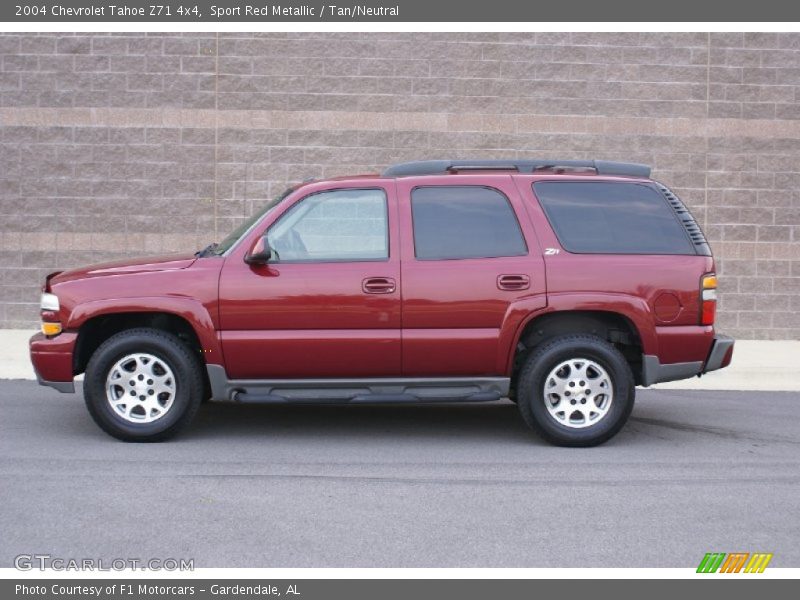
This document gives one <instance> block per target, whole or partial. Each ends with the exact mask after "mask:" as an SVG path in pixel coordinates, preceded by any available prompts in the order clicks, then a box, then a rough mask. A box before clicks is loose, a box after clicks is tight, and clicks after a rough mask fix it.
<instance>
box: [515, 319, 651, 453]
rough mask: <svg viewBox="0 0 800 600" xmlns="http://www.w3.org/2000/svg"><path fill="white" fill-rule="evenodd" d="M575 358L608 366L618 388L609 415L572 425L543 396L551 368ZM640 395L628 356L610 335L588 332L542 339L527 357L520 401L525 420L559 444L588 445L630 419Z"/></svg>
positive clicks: (605, 437) (613, 432)
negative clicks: (555, 413)
mask: <svg viewBox="0 0 800 600" xmlns="http://www.w3.org/2000/svg"><path fill="white" fill-rule="evenodd" d="M574 359H589V360H591V361H594V362H595V363H597V364H598V365H600V366H601V367H602V368H603V369H605V371H606V373H607V374H608V378H609V380H610V383H611V388H612V391H613V395H612V400H611V403H610V405H608V412H606V413H605V416H603V417H602V418H600V419H599V420H598V421H597V423H594V424H591V425H588V426H586V427H583V428H574V427H569V426H567V425H565V424H564V423H563V420H562V421H559V420H558V419H557V418H556V416H553V415H551V414H550V412H549V411H548V409H547V406H546V403H545V397H544V386H545V382H546V380H547V378H548V375H550V373H551V371H553V370H554V369H555V368H556V367H557V366H559V365H560V364H561V363H562V362H564V361H569V360H574ZM581 383H582V382H581ZM573 393H574V392H573ZM587 393H589V392H587ZM635 395H636V388H635V384H634V380H633V374H632V373H631V368H630V366H629V365H628V362H627V361H626V360H625V357H624V356H622V354H621V353H620V352H619V350H617V349H616V348H615V347H614V346H613V345H611V344H609V343H608V342H606V341H605V340H603V339H601V338H599V337H597V336H594V335H588V334H575V335H565V336H561V337H557V338H553V339H551V340H548V341H546V342H543V343H542V344H541V345H540V346H538V347H537V348H535V349H534V350H533V352H531V354H530V356H528V358H527V359H526V360H525V365H524V366H523V368H522V370H521V371H520V374H519V380H518V381H517V406H518V408H519V411H520V414H521V415H522V418H523V420H524V421H525V423H526V424H527V425H528V427H530V428H531V429H533V430H534V431H536V432H537V433H538V434H539V435H540V436H541V437H543V438H544V439H545V440H547V441H549V442H551V443H552V444H555V445H557V446H570V447H587V446H596V445H598V444H602V443H603V442H606V441H608V440H609V439H611V438H612V437H614V436H615V435H616V434H617V433H618V432H619V431H620V429H622V427H623V426H624V425H625V423H626V422H627V420H628V417H629V416H630V414H631V411H632V410H633V403H634V399H635ZM600 403H601V404H602V402H601V401H600ZM558 406H561V405H560V404H558ZM573 414H574V413H573ZM579 414H580V413H579ZM569 418H570V417H567V419H569ZM573 418H574V417H573ZM592 418H594V417H592ZM575 420H578V419H575ZM586 420H587V421H588V417H586ZM573 422H574V421H573Z"/></svg>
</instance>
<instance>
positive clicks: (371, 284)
mask: <svg viewBox="0 0 800 600" xmlns="http://www.w3.org/2000/svg"><path fill="white" fill-rule="evenodd" d="M396 289H397V283H395V281H394V279H392V278H391V277H367V278H366V279H365V280H364V281H362V282H361V290H362V291H363V292H364V293H365V294H393V293H394V291H395V290H396Z"/></svg>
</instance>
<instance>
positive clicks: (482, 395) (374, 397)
mask: <svg viewBox="0 0 800 600" xmlns="http://www.w3.org/2000/svg"><path fill="white" fill-rule="evenodd" d="M502 397H503V395H502V394H500V393H499V392H476V393H474V394H470V395H468V396H467V395H464V396H457V395H445V396H417V395H414V394H373V393H370V394H360V395H358V396H353V397H341V398H331V397H329V396H327V395H325V394H320V395H318V396H316V397H315V396H314V393H313V392H311V391H310V390H308V391H306V392H305V393H303V394H302V395H301V396H296V395H292V396H279V395H277V394H264V393H260V392H239V391H234V392H233V394H232V396H231V400H233V401H234V402H240V403H242V404H431V403H436V402H493V401H495V400H500V399H501V398H502Z"/></svg>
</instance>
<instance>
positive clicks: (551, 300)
mask: <svg viewBox="0 0 800 600" xmlns="http://www.w3.org/2000/svg"><path fill="white" fill-rule="evenodd" d="M530 304H531V302H530V300H529V299H524V300H522V301H521V302H515V303H513V304H512V305H511V306H510V307H509V309H508V311H507V312H506V316H505V319H504V321H503V326H502V328H501V330H500V340H499V347H498V367H499V369H500V372H501V373H506V374H510V373H511V371H512V368H513V365H514V353H515V351H516V348H517V344H519V342H520V339H521V337H522V332H523V331H524V330H525V328H526V327H527V325H528V324H529V323H530V322H531V321H533V320H534V319H536V318H538V317H541V316H542V315H546V314H550V313H555V312H567V311H593V312H607V313H612V314H617V315H622V316H623V317H626V318H627V319H628V320H629V321H630V322H631V323H632V324H633V327H634V328H635V329H636V332H637V333H638V335H639V339H640V341H641V342H642V351H643V352H644V353H645V354H658V338H657V337H656V331H655V327H654V326H653V316H652V313H651V311H650V307H649V306H648V304H647V302H645V301H644V300H643V299H641V298H637V297H636V296H630V295H628V294H614V293H606V292H579V293H572V292H568V293H560V294H558V293H557V294H548V296H547V306H544V307H542V306H541V305H538V306H537V307H536V308H533V309H532V310H531V307H530V306H529V305H530Z"/></svg>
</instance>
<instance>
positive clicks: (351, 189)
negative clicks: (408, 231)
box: [261, 186, 392, 265]
mask: <svg viewBox="0 0 800 600" xmlns="http://www.w3.org/2000/svg"><path fill="white" fill-rule="evenodd" d="M331 192H380V193H381V194H382V195H383V206H384V208H385V209H386V256H385V257H384V258H358V259H350V258H329V259H324V260H318V259H315V258H303V259H297V260H281V259H278V260H270V261H269V263H268V264H275V265H302V264H317V265H320V264H341V263H345V264H346V263H377V262H390V261H391V260H392V243H391V235H392V231H391V225H390V219H391V211H390V210H389V194H387V193H386V189H385V188H382V187H380V186H379V187H337V188H329V189H326V190H318V191H316V192H311V193H310V194H306V195H305V196H303V197H302V198H300V199H299V200H297V201H296V202H292V204H291V206H289V207H288V208H287V209H286V210H285V211H283V212H282V213H281V214H280V215H279V216H278V217H277V218H276V219H275V220H274V221H273V222H272V223H270V225H269V227H267V228H266V229H264V231H263V232H262V233H261V235H262V236H264V235H266V236H269V231H270V229H272V228H273V227H275V226H276V225H277V224H278V223H280V222H281V219H283V218H284V216H286V213H288V212H289V211H290V210H292V209H293V208H294V207H295V206H297V205H299V204H300V203H301V202H305V201H306V200H307V199H308V198H311V197H312V196H319V195H320V194H329V193H331Z"/></svg>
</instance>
